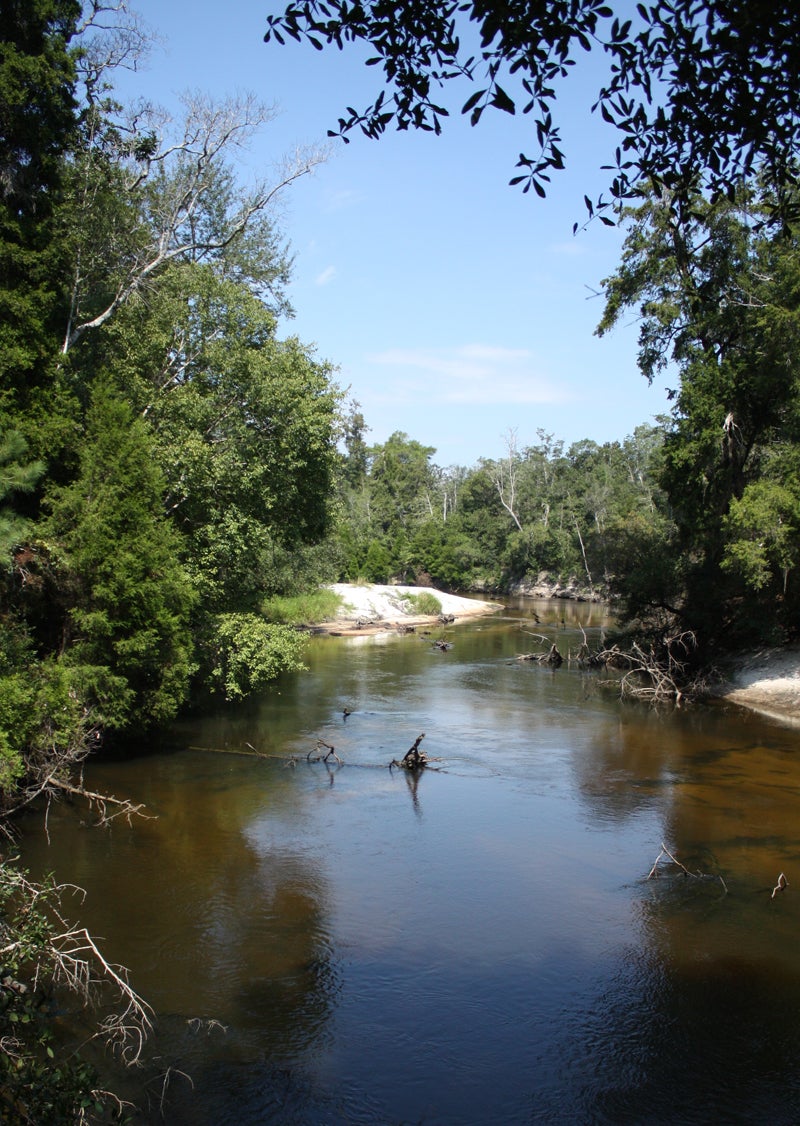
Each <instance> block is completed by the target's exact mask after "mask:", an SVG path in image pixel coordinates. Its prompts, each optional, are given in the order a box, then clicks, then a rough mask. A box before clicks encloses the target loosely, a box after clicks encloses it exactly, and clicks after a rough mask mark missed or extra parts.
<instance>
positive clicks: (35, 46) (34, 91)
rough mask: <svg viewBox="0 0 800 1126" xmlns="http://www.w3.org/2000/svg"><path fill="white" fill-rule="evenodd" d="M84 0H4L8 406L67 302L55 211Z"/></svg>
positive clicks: (2, 228)
mask: <svg viewBox="0 0 800 1126" xmlns="http://www.w3.org/2000/svg"><path fill="white" fill-rule="evenodd" d="M79 15H80V5H79V4H78V3H77V2H76V0H2V2H0V409H2V408H3V407H6V406H7V404H8V403H9V401H12V402H13V400H14V398H15V395H14V394H13V392H14V391H15V390H16V389H17V388H18V387H20V386H22V387H23V388H24V385H25V384H26V383H27V382H28V381H30V380H36V381H39V380H41V379H42V377H43V371H44V369H45V368H46V366H47V362H48V357H50V356H51V355H53V354H54V348H53V330H54V329H55V327H56V325H57V324H58V320H59V318H60V317H61V315H62V312H63V301H64V295H65V286H64V284H63V283H64V274H65V260H64V259H65V255H64V248H63V246H62V244H61V242H60V240H59V239H58V238H57V236H56V227H55V225H54V222H55V220H54V216H55V212H56V210H57V207H58V203H59V200H60V198H61V191H62V174H63V169H64V165H63V156H64V153H65V151H66V150H67V149H68V148H69V146H70V144H71V139H72V137H73V136H74V131H75V127H76V122H77V106H76V101H75V92H74V91H75V69H74V63H73V58H72V55H71V52H70V47H69V44H70V40H71V38H72V36H73V34H74V32H75V29H76V24H77V19H78V16H79Z"/></svg>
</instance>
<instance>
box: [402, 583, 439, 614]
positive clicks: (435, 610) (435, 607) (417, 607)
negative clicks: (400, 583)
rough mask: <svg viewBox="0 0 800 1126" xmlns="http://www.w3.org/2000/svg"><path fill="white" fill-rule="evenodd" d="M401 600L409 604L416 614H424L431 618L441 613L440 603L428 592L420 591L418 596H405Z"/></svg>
mask: <svg viewBox="0 0 800 1126" xmlns="http://www.w3.org/2000/svg"><path fill="white" fill-rule="evenodd" d="M403 598H404V601H405V602H410V603H411V609H412V610H414V612H415V613H417V614H425V615H426V616H429V617H431V618H432V617H435V616H436V615H437V614H441V612H442V604H441V602H440V601H439V599H438V598H437V597H436V595H435V594H431V592H430V591H429V590H422V591H420V593H419V594H406V595H404V596H403Z"/></svg>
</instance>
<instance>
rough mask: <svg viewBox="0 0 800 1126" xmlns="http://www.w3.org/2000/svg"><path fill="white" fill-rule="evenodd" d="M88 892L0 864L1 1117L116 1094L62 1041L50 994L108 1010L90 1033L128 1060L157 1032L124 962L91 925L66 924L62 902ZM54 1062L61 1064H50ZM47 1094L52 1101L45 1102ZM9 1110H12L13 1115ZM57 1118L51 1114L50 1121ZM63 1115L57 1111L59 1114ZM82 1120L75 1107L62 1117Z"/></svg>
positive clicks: (29, 1117)
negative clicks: (105, 948)
mask: <svg viewBox="0 0 800 1126" xmlns="http://www.w3.org/2000/svg"><path fill="white" fill-rule="evenodd" d="M72 894H79V895H80V894H82V892H81V890H80V889H79V888H76V887H74V886H73V885H70V884H56V883H54V882H53V880H52V879H49V878H48V879H47V880H45V881H43V882H42V883H41V884H38V883H35V882H33V881H32V880H31V879H29V877H28V875H27V873H25V872H24V871H22V870H21V869H19V868H18V867H17V866H16V864H15V862H14V861H13V860H4V861H2V862H1V863H0V965H1V966H2V970H1V971H0V1119H3V1120H5V1119H4V1118H3V1110H2V1107H3V1105H5V1106H6V1107H9V1108H11V1109H10V1110H9V1113H11V1114H12V1118H11V1120H12V1121H17V1120H19V1121H21V1122H28V1121H30V1122H35V1121H44V1120H45V1118H42V1117H40V1116H39V1115H40V1108H41V1106H44V1105H46V1106H49V1107H50V1108H51V1109H50V1111H49V1113H50V1114H52V1107H53V1105H55V1103H54V1100H55V1101H56V1102H57V1103H58V1105H59V1106H61V1107H62V1108H64V1110H65V1111H66V1110H69V1111H70V1112H71V1113H73V1112H76V1111H77V1110H78V1109H79V1108H81V1107H85V1106H86V1105H87V1099H88V1100H89V1101H90V1102H91V1103H92V1104H93V1105H97V1104H98V1103H100V1104H102V1103H103V1102H107V1101H108V1100H111V1101H112V1102H115V1103H116V1104H119V1100H118V1099H116V1097H115V1096H113V1095H112V1094H110V1093H109V1092H103V1091H98V1090H97V1089H96V1087H95V1082H94V1074H93V1072H92V1071H91V1069H90V1068H89V1067H88V1066H87V1065H85V1064H83V1063H81V1061H80V1058H79V1057H78V1056H77V1055H76V1054H75V1053H74V1052H72V1051H69V1050H68V1048H67V1047H65V1046H64V1045H63V1041H62V1038H60V1037H59V1038H56V1037H55V1035H54V1033H53V1029H52V1014H53V1012H54V1010H53V1008H52V1005H51V998H52V996H53V995H54V994H55V993H57V992H61V991H66V992H67V993H69V994H71V995H72V996H73V997H75V998H76V999H77V1001H78V1002H79V1004H80V1005H81V1006H82V1007H83V1008H84V1009H85V1010H89V1009H98V1008H99V1007H100V1006H103V1007H104V1008H105V1010H106V1015H105V1016H103V1017H101V1018H100V1019H99V1020H98V1021H97V1024H96V1026H95V1031H94V1032H93V1033H92V1035H91V1037H90V1038H91V1039H97V1040H100V1041H102V1042H103V1043H104V1044H106V1045H107V1046H108V1047H109V1048H110V1049H111V1051H112V1052H113V1053H114V1054H115V1055H116V1056H117V1058H118V1059H120V1060H121V1061H122V1062H123V1063H124V1064H125V1065H127V1066H132V1065H135V1064H138V1063H139V1062H140V1061H141V1058H142V1053H143V1050H144V1046H145V1042H146V1040H147V1038H148V1036H149V1035H150V1033H151V1031H152V1029H153V1023H154V1020H155V1016H154V1013H153V1010H152V1009H151V1007H150V1006H149V1005H148V1004H147V1002H146V1001H144V1000H143V999H142V998H141V997H140V996H139V995H138V994H137V993H136V991H135V990H134V989H133V988H132V986H131V984H130V982H129V980H128V972H127V970H126V969H125V968H124V967H123V966H119V965H115V964H113V963H111V962H109V961H108V960H107V958H106V957H105V955H104V954H103V952H102V951H101V949H100V947H99V946H98V944H97V942H96V941H95V939H94V938H93V937H92V935H91V934H90V933H89V931H88V930H87V929H86V927H81V926H75V925H73V924H71V923H70V922H68V920H67V918H66V916H65V914H64V911H63V906H62V904H63V901H64V899H65V898H66V897H67V895H72ZM53 1061H55V1062H53ZM48 1100H50V1101H49V1102H48ZM12 1111H13V1113H12ZM49 1120H52V1119H49ZM61 1120H62V1119H61V1118H59V1121H61ZM68 1120H69V1121H73V1120H74V1121H80V1117H79V1115H78V1114H74V1117H68V1116H67V1115H66V1114H65V1116H64V1117H63V1121H68Z"/></svg>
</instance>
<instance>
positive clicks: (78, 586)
mask: <svg viewBox="0 0 800 1126" xmlns="http://www.w3.org/2000/svg"><path fill="white" fill-rule="evenodd" d="M164 489H165V482H164V479H163V476H162V474H161V471H160V469H159V468H158V464H157V461H156V458H155V446H154V442H153V440H152V437H151V435H150V433H149V431H148V429H147V427H146V425H145V423H144V422H143V421H142V420H141V419H136V418H135V417H134V416H133V412H132V411H131V408H130V406H129V405H128V404H127V403H126V402H125V401H124V400H123V399H122V398H121V397H120V395H119V394H118V393H117V392H115V391H113V390H112V389H109V388H107V387H105V386H102V385H98V387H97V389H96V391H95V393H94V395H93V397H92V403H91V407H90V410H89V414H88V417H87V423H86V435H85V439H84V446H83V449H82V451H81V462H80V473H79V475H78V478H77V480H76V481H75V483H74V484H73V485H70V486H67V487H64V488H63V489H60V490H58V491H57V493H56V494H55V496H54V497H53V500H52V502H51V503H52V509H53V511H52V516H51V518H50V520H49V521H48V525H47V527H46V528H45V532H46V533H47V534H49V535H51V536H52V537H53V539H54V541H55V542H56V543H57V544H59V545H61V549H62V550H63V553H64V557H63V562H61V563H60V564H59V571H60V585H61V594H62V599H63V603H64V607H65V609H66V612H67V616H66V618H65V621H64V630H65V633H66V640H67V648H66V650H65V654H64V658H63V659H64V660H65V661H66V662H67V663H68V664H69V665H71V666H73V667H75V668H77V669H78V670H80V674H81V677H82V680H83V686H84V694H85V698H86V699H87V701H88V702H89V703H90V704H91V705H93V706H94V708H95V709H96V711H97V714H98V716H99V718H100V720H101V721H102V722H103V723H104V724H105V725H106V726H108V727H112V728H118V729H125V728H127V727H129V726H130V725H131V724H134V723H135V724H136V725H138V726H144V727H149V726H152V725H154V724H163V723H164V722H166V721H167V720H169V719H172V718H173V717H174V716H175V715H176V713H177V711H178V709H179V708H180V707H181V706H182V705H183V704H184V703H185V701H186V699H187V696H188V686H189V678H190V676H191V673H192V672H193V669H194V662H193V652H192V649H193V646H192V639H191V635H190V632H189V615H190V611H191V608H192V605H193V602H194V594H193V591H192V588H191V586H190V583H189V580H188V577H187V575H186V572H185V570H184V568H183V566H182V565H181V562H180V542H179V539H178V537H177V535H176V534H175V532H174V530H173V529H172V527H171V525H170V524H169V522H168V521H167V519H166V517H165V516H164V512H163V495H164Z"/></svg>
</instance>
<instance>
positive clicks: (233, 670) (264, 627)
mask: <svg viewBox="0 0 800 1126" xmlns="http://www.w3.org/2000/svg"><path fill="white" fill-rule="evenodd" d="M215 626H216V631H215V634H214V637H213V640H212V642H211V648H212V660H211V667H210V669H209V672H208V675H207V678H206V684H207V687H208V689H209V691H211V692H221V693H222V695H223V696H224V697H225V699H226V700H241V699H243V698H244V697H245V696H248V695H249V694H250V693H251V692H257V691H258V690H259V689H261V688H264V687H266V685H267V684H268V683H269V682H270V681H271V680H274V679H275V677H276V676H278V674H279V673H282V672H297V671H300V670H302V669H303V668H305V666H304V665H303V661H302V654H303V646H304V644H305V641H304V638H303V636H302V635H301V634H299V633H297V632H296V630H293V629H292V628H291V627H290V626H282V625H273V624H272V623H270V622H265V621H264V619H263V618H260V617H258V616H257V615H256V614H218V615H217V617H216V619H215Z"/></svg>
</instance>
